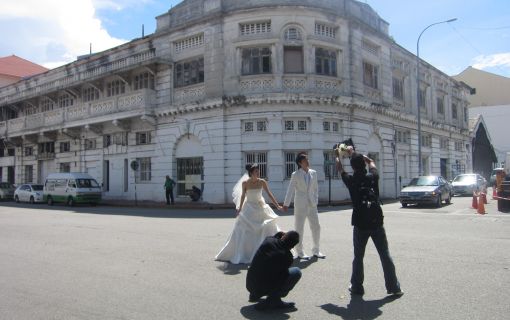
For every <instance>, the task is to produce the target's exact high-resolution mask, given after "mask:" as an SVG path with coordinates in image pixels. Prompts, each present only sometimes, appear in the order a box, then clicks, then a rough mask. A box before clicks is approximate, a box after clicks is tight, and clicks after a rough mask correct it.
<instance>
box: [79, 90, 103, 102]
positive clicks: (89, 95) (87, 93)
mask: <svg viewBox="0 0 510 320" xmlns="http://www.w3.org/2000/svg"><path fill="white" fill-rule="evenodd" d="M82 99H83V102H89V101H94V100H98V99H99V91H98V90H97V89H96V88H94V87H88V88H85V89H83V90H82Z"/></svg>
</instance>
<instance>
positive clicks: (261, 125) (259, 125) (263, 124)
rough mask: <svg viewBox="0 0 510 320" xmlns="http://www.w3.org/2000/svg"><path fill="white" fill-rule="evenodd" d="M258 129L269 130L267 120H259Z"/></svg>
mask: <svg viewBox="0 0 510 320" xmlns="http://www.w3.org/2000/svg"><path fill="white" fill-rule="evenodd" d="M257 131H261V132H262V131H267V126H266V122H265V121H257Z"/></svg>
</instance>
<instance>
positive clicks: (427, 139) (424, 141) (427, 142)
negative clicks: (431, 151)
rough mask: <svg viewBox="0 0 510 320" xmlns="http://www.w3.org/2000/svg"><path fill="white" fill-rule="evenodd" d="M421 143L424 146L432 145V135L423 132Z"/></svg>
mask: <svg viewBox="0 0 510 320" xmlns="http://www.w3.org/2000/svg"><path fill="white" fill-rule="evenodd" d="M421 145H422V146H424V147H429V148H430V147H431V146H432V136H431V135H427V134H424V135H422V136H421Z"/></svg>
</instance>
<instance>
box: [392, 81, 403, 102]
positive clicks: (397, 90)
mask: <svg viewBox="0 0 510 320" xmlns="http://www.w3.org/2000/svg"><path fill="white" fill-rule="evenodd" d="M393 98H395V99H397V100H400V101H404V80H402V79H400V78H395V77H393Z"/></svg>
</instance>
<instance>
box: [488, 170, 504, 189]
mask: <svg viewBox="0 0 510 320" xmlns="http://www.w3.org/2000/svg"><path fill="white" fill-rule="evenodd" d="M498 171H505V168H494V169H492V173H491V177H490V181H489V183H490V186H491V187H494V186H495V185H496V173H498Z"/></svg>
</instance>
